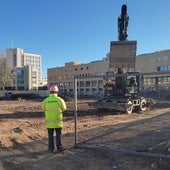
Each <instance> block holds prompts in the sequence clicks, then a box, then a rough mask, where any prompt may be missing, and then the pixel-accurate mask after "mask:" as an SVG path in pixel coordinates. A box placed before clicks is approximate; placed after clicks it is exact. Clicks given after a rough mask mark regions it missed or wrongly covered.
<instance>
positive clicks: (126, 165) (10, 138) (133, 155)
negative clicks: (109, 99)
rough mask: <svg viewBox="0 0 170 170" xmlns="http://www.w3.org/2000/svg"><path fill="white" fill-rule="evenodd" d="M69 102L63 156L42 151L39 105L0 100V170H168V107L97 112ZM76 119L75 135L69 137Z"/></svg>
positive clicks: (161, 104)
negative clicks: (123, 111)
mask: <svg viewBox="0 0 170 170" xmlns="http://www.w3.org/2000/svg"><path fill="white" fill-rule="evenodd" d="M88 102H92V101H89V100H81V101H80V100H79V101H78V111H77V119H75V116H74V101H68V102H66V103H67V107H68V109H67V111H65V112H64V128H63V134H62V142H63V145H64V147H65V149H66V150H65V151H64V152H63V153H57V152H54V153H48V152H47V131H46V128H45V121H44V113H43V112H42V110H41V101H36V100H35V101H30V100H15V101H3V100H1V101H0V170H15V169H16V170H113V169H116V170H152V169H158V170H169V169H170V114H169V113H170V102H169V101H166V102H165V101H159V102H158V103H157V104H156V105H155V107H154V109H148V110H147V111H145V112H143V113H132V114H131V115H128V114H123V113H120V112H116V111H109V112H100V113H99V112H98V111H97V110H95V108H93V107H92V106H91V107H90V106H89V105H88ZM75 120H77V128H76V129H77V135H75Z"/></svg>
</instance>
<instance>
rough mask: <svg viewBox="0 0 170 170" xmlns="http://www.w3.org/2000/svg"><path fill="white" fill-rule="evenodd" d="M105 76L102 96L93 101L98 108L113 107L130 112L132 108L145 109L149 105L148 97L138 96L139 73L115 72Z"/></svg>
mask: <svg viewBox="0 0 170 170" xmlns="http://www.w3.org/2000/svg"><path fill="white" fill-rule="evenodd" d="M106 77H107V78H106V83H105V86H104V98H102V99H100V100H98V101H96V102H94V103H93V106H94V107H95V108H97V109H98V110H106V109H107V110H108V109H114V110H119V111H122V112H126V113H128V114H131V113H132V112H133V111H134V110H136V111H145V110H146V109H147V106H148V105H150V99H146V98H145V97H142V96H140V83H141V82H142V75H141V74H140V73H137V72H129V73H117V74H114V75H113V76H112V77H111V76H109V77H108V76H106Z"/></svg>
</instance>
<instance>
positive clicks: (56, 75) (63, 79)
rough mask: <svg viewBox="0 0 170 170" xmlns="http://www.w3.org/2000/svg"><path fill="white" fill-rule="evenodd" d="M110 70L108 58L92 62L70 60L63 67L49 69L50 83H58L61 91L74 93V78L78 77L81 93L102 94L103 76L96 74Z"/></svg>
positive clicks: (78, 86)
mask: <svg viewBox="0 0 170 170" xmlns="http://www.w3.org/2000/svg"><path fill="white" fill-rule="evenodd" d="M107 71H108V61H107V59H103V60H99V61H94V62H91V63H86V64H84V63H80V62H69V63H65V66H63V67H56V68H50V69H48V70H47V76H48V84H49V85H50V84H54V83H57V85H58V87H59V90H60V92H61V93H66V94H69V95H73V92H74V78H75V77H77V89H78V91H77V92H78V94H79V95H100V94H101V93H103V81H104V80H103V78H102V77H98V78H97V77H96V78H93V76H94V75H98V76H99V75H104V74H105V73H106V72H107Z"/></svg>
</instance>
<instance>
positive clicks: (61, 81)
mask: <svg viewBox="0 0 170 170" xmlns="http://www.w3.org/2000/svg"><path fill="white" fill-rule="evenodd" d="M109 56H110V54H107V57H106V58H105V59H103V60H99V61H94V62H90V63H85V64H84V63H80V62H70V63H65V66H63V67H55V68H49V69H48V70H47V77H48V78H47V79H48V86H50V84H51V83H56V84H57V85H58V86H59V90H60V92H62V93H67V94H73V91H74V78H75V77H78V79H77V81H78V82H77V90H78V94H79V95H81V94H82V95H100V94H101V95H102V94H103V92H104V83H105V80H104V79H103V77H102V76H101V77H100V76H98V77H97V76H96V77H95V75H105V74H106V73H107V72H108V71H110V69H109V67H110V66H109ZM135 68H136V70H135V71H138V72H140V73H147V72H151V73H153V72H156V71H160V72H162V71H170V50H164V51H159V52H155V53H150V54H143V55H139V56H137V57H136V66H135ZM90 76H91V77H90ZM153 81H155V78H150V77H148V78H147V79H146V80H145V82H146V83H149V84H152V83H154V82H153ZM158 81H164V82H166V84H169V86H170V75H169V76H167V77H162V78H160V79H158ZM167 82H168V83H167Z"/></svg>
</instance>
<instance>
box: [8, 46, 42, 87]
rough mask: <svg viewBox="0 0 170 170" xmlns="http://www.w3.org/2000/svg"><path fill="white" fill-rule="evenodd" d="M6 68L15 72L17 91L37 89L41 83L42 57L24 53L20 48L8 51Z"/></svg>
mask: <svg viewBox="0 0 170 170" xmlns="http://www.w3.org/2000/svg"><path fill="white" fill-rule="evenodd" d="M6 67H8V68H10V69H11V70H13V71H14V76H15V89H16V90H17V89H20V90H31V89H37V88H38V85H39V82H40V81H41V67H42V63H41V55H38V54H31V53H24V51H23V49H20V48H14V49H13V48H9V49H7V50H6Z"/></svg>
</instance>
